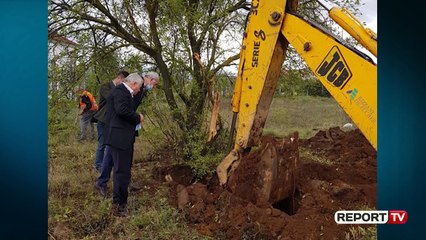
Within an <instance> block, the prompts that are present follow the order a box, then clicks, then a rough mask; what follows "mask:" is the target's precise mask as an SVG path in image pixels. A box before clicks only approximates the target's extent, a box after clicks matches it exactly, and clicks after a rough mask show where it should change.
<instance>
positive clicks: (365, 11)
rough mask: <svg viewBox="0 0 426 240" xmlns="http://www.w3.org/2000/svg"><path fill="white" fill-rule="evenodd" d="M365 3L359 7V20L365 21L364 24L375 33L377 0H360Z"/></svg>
mask: <svg viewBox="0 0 426 240" xmlns="http://www.w3.org/2000/svg"><path fill="white" fill-rule="evenodd" d="M361 2H364V3H365V5H363V6H361V7H360V11H361V13H362V15H361V16H359V17H358V18H359V20H360V21H361V22H365V23H366V26H367V27H368V28H370V29H371V30H373V31H374V32H375V33H377V0H362V1H361Z"/></svg>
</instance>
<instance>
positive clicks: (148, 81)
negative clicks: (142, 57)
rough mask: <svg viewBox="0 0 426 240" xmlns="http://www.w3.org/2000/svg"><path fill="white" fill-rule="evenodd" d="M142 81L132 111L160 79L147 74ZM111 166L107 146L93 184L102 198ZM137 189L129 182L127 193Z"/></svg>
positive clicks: (154, 75) (112, 164) (154, 73)
mask: <svg viewBox="0 0 426 240" xmlns="http://www.w3.org/2000/svg"><path fill="white" fill-rule="evenodd" d="M142 79H143V84H142V87H141V90H140V91H139V92H138V93H137V94H135V95H133V102H134V110H136V109H137V108H138V106H139V105H140V103H141V102H142V99H143V98H144V97H145V96H146V95H147V94H148V92H150V91H151V90H152V89H154V88H155V87H156V86H157V84H158V83H159V79H160V78H159V76H158V73H156V72H148V73H146V74H144V75H143V76H142ZM105 102H106V101H105ZM104 109H105V108H104ZM137 133H138V132H135V134H136V136H137ZM113 166H114V163H113V161H112V157H111V154H110V152H109V146H106V147H105V152H104V158H103V160H102V166H101V171H100V173H101V174H100V176H99V177H98V179H97V180H96V183H95V191H96V192H97V193H98V194H100V195H101V196H102V197H104V198H105V197H106V196H107V184H108V181H109V179H110V175H111V171H112V168H113ZM139 189H140V187H138V186H137V185H135V184H132V182H130V184H129V191H137V190H139Z"/></svg>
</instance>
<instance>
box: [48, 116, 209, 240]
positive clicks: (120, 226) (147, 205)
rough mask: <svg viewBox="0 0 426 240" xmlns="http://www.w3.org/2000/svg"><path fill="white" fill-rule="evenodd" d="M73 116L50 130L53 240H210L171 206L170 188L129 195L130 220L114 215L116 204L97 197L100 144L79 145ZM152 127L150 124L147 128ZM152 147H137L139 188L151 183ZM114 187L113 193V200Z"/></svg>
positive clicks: (50, 230) (143, 144)
mask: <svg viewBox="0 0 426 240" xmlns="http://www.w3.org/2000/svg"><path fill="white" fill-rule="evenodd" d="M71 114H72V113H68V116H64V118H63V119H64V120H63V121H62V122H61V123H58V124H60V125H61V126H62V125H66V126H68V127H67V128H65V129H62V130H58V128H57V127H56V126H49V127H51V128H49V129H50V131H49V149H48V155H49V165H48V181H49V183H48V200H49V204H48V234H49V236H50V239H208V238H207V237H204V236H200V235H199V234H198V233H197V232H196V231H195V230H194V229H191V228H190V227H188V226H187V225H186V224H185V222H184V221H183V219H182V216H181V215H180V214H179V213H178V211H177V209H175V208H174V207H172V206H170V205H169V204H168V201H167V199H168V192H167V191H168V189H167V186H159V187H158V189H151V190H150V191H148V190H147V189H143V190H141V191H139V192H136V193H130V194H129V199H128V207H129V211H130V213H131V215H130V217H129V218H117V217H114V216H112V215H111V211H110V209H111V202H112V201H111V198H108V199H102V198H101V197H100V196H98V195H97V194H96V193H95V192H94V188H93V186H94V183H95V180H96V178H97V177H98V174H97V172H96V171H95V170H94V169H93V162H94V159H95V150H96V146H97V143H96V141H93V142H84V143H81V142H79V141H78V140H77V137H78V123H75V122H74V119H73V116H72V115H71ZM147 124H149V123H147ZM152 149H153V147H152V146H151V145H150V144H149V142H148V141H147V139H146V138H145V137H139V138H138V139H137V140H136V144H135V157H134V166H137V167H134V168H133V169H132V175H133V176H134V177H132V179H137V181H138V184H142V185H144V184H146V183H147V182H148V181H150V180H151V177H150V164H151V165H152V164H155V163H150V162H145V160H144V159H146V158H147V156H148V154H150V151H151V150H152ZM111 184H112V182H111V181H110V183H109V192H110V196H111Z"/></svg>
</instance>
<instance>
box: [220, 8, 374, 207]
mask: <svg viewBox="0 0 426 240" xmlns="http://www.w3.org/2000/svg"><path fill="white" fill-rule="evenodd" d="M317 2H318V3H319V4H320V5H321V6H322V7H324V8H325V9H324V10H326V11H328V14H329V16H330V18H331V19H333V20H334V21H335V22H336V23H337V24H338V25H340V26H341V27H342V28H343V29H344V30H346V31H347V32H348V33H349V34H350V35H351V36H352V37H353V38H354V39H355V40H356V41H357V42H359V43H360V44H361V45H362V46H363V47H365V49H367V50H368V51H369V52H371V54H373V55H374V56H375V57H377V35H376V34H375V33H374V32H373V31H372V30H370V29H368V28H366V27H364V26H363V25H362V24H361V23H360V21H359V20H358V19H357V18H356V17H355V16H354V15H353V14H351V13H350V12H349V11H348V10H346V9H344V8H340V7H337V6H334V5H333V4H330V3H329V2H327V1H325V0H317ZM297 5H298V2H297V0H253V1H252V6H251V10H250V13H249V17H248V23H247V26H246V29H245V32H244V35H243V40H242V47H241V52H240V63H239V67H238V75H237V78H236V82H235V85H234V92H233V98H232V111H233V113H234V114H233V119H232V123H231V135H232V136H231V140H232V141H233V145H234V146H233V149H232V150H231V152H230V153H229V154H228V155H227V156H226V157H225V158H224V159H223V160H222V162H221V163H220V164H219V165H218V167H217V169H216V170H217V174H218V178H219V182H220V184H221V185H226V184H227V181H228V179H229V178H230V177H232V174H233V172H234V171H235V169H237V168H238V165H239V164H240V161H241V159H242V158H243V157H244V156H246V155H247V154H248V153H249V152H250V149H251V148H252V147H254V146H257V145H258V144H259V141H260V138H261V135H262V130H263V127H264V125H265V121H266V118H267V115H268V111H269V107H270V105H271V101H272V98H273V95H274V92H275V88H276V83H277V80H278V77H279V74H280V70H281V67H282V64H283V62H284V60H285V59H284V58H285V55H286V51H287V48H288V45H289V44H290V45H291V46H293V48H294V49H295V50H296V51H297V53H298V54H299V55H300V56H301V57H302V59H303V60H304V61H305V62H306V64H307V65H308V66H309V68H310V69H311V70H312V72H313V73H314V74H315V76H316V78H318V79H319V81H321V83H322V84H323V85H324V87H325V88H326V89H327V90H328V91H329V92H330V94H331V95H332V97H333V98H334V99H335V100H336V101H337V103H338V104H339V105H340V106H341V107H342V108H343V109H344V111H345V112H346V113H347V115H348V116H349V117H350V118H351V119H352V120H353V122H354V123H355V124H356V125H357V127H358V128H359V129H360V130H361V132H362V133H363V134H364V136H365V137H366V138H367V139H368V141H369V142H370V143H371V145H372V146H373V147H374V148H376V149H377V71H376V70H377V66H376V64H375V62H374V61H373V60H372V59H371V57H369V56H368V55H367V54H365V53H363V52H362V51H360V50H358V49H356V48H354V47H352V46H350V45H348V44H347V43H345V41H343V40H341V39H340V38H339V37H338V36H335V35H334V34H333V33H331V32H330V31H328V30H326V29H325V28H323V27H321V26H320V25H319V24H317V23H315V22H312V21H309V20H306V19H303V17H302V16H300V15H299V14H298V13H297ZM237 118H238V122H237ZM235 127H236V128H235ZM234 130H235V131H234ZM234 133H235V136H234V135H233V134H234ZM262 155H263V156H262V157H261V158H260V160H259V161H261V162H262V163H261V164H262V166H264V168H266V169H265V170H264V171H261V172H259V173H258V174H259V175H261V176H260V177H259V178H258V179H260V181H261V182H260V183H259V184H258V186H260V188H261V189H258V190H259V191H258V192H260V194H261V195H263V196H262V198H263V199H264V200H266V201H269V202H270V203H273V202H275V201H277V200H279V199H284V198H285V197H288V195H289V194H291V193H290V192H289V191H288V189H286V186H285V182H278V181H282V179H277V178H276V174H274V173H276V172H280V171H286V170H285V169H277V168H280V166H281V167H285V166H288V164H287V165H286V164H282V163H277V161H282V159H281V160H280V159H277V154H276V150H275V149H273V148H270V149H268V150H265V151H264V152H263V153H262ZM234 190H235V186H234ZM277 193H278V195H279V196H277ZM273 196H274V197H273ZM272 198H273V199H272Z"/></svg>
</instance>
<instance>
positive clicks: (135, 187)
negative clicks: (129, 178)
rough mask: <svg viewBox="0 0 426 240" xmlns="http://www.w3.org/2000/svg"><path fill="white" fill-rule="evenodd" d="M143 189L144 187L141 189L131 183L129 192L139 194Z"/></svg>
mask: <svg viewBox="0 0 426 240" xmlns="http://www.w3.org/2000/svg"><path fill="white" fill-rule="evenodd" d="M141 189H142V187H140V186H138V185H136V184H134V183H130V184H129V191H130V192H137V191H139V190H141Z"/></svg>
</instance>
